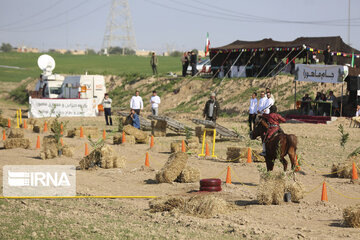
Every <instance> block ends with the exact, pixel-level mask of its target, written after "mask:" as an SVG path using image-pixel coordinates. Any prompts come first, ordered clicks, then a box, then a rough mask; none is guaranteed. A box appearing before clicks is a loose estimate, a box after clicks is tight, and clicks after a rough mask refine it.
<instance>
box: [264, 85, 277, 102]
mask: <svg viewBox="0 0 360 240" xmlns="http://www.w3.org/2000/svg"><path fill="white" fill-rule="evenodd" d="M268 92H269V93H270V95H271V98H272V100H273V101H274V104H275V98H274V95H272V94H271V91H270V88H266V93H268Z"/></svg>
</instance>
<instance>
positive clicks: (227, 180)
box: [226, 166, 231, 184]
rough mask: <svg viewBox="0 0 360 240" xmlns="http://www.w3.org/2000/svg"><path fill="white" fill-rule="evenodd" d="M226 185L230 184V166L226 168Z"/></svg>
mask: <svg viewBox="0 0 360 240" xmlns="http://www.w3.org/2000/svg"><path fill="white" fill-rule="evenodd" d="M226 183H228V184H231V169H230V166H228V168H227V174H226Z"/></svg>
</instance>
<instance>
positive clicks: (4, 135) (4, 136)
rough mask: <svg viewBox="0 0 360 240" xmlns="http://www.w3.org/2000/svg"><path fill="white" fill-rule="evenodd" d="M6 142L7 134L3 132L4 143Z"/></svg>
mask: <svg viewBox="0 0 360 240" xmlns="http://www.w3.org/2000/svg"><path fill="white" fill-rule="evenodd" d="M5 140H6V133H5V130H3V141H5Z"/></svg>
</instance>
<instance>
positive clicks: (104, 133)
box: [103, 129, 106, 140]
mask: <svg viewBox="0 0 360 240" xmlns="http://www.w3.org/2000/svg"><path fill="white" fill-rule="evenodd" d="M103 139H104V140H105V139H106V132H105V129H104V130H103Z"/></svg>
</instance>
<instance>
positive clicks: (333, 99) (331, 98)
mask: <svg viewBox="0 0 360 240" xmlns="http://www.w3.org/2000/svg"><path fill="white" fill-rule="evenodd" d="M327 100H328V101H330V102H332V113H333V114H335V113H336V111H338V109H339V104H338V101H337V99H336V97H335V96H334V92H333V91H330V92H329V97H328V98H327ZM336 114H338V113H336ZM329 115H330V113H329Z"/></svg>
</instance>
